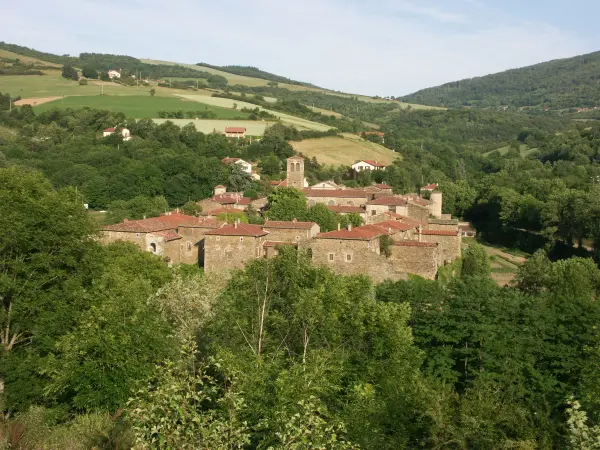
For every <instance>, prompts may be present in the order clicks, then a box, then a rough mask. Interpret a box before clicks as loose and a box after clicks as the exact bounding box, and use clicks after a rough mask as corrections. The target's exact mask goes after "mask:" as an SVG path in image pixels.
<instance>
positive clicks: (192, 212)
mask: <svg viewBox="0 0 600 450" xmlns="http://www.w3.org/2000/svg"><path fill="white" fill-rule="evenodd" d="M181 212H182V213H183V214H187V215H188V216H199V215H200V213H201V212H202V206H200V205H199V204H198V203H196V202H192V201H189V202H187V203H186V204H185V205H183V206H182V207H181Z"/></svg>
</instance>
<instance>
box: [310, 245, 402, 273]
mask: <svg viewBox="0 0 600 450" xmlns="http://www.w3.org/2000/svg"><path fill="white" fill-rule="evenodd" d="M310 248H311V250H312V255H313V262H314V263H315V264H317V265H320V266H324V267H328V268H330V269H331V270H332V271H333V272H335V273H338V274H341V275H368V276H370V277H371V278H372V279H373V281H374V282H376V283H380V282H382V281H384V280H388V279H391V280H400V279H403V278H404V275H403V274H399V273H396V271H395V270H394V268H393V266H392V264H391V263H390V261H388V259H387V258H386V257H385V256H383V255H380V254H379V239H378V238H376V239H373V240H371V241H362V240H350V239H314V240H313V241H311V242H310Z"/></svg>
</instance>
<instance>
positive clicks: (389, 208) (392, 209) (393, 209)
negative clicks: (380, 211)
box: [388, 206, 396, 212]
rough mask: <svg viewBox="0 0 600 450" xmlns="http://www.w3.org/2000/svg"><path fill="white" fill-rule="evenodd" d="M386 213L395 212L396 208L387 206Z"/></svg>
mask: <svg viewBox="0 0 600 450" xmlns="http://www.w3.org/2000/svg"><path fill="white" fill-rule="evenodd" d="M388 211H389V212H396V207H395V206H388Z"/></svg>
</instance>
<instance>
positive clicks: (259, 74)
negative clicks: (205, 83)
mask: <svg viewBox="0 0 600 450" xmlns="http://www.w3.org/2000/svg"><path fill="white" fill-rule="evenodd" d="M196 65H197V66H200V67H208V68H210V69H216V70H220V71H222V72H227V73H231V74H234V75H243V76H246V77H251V78H261V79H263V80H268V81H273V82H276V83H287V84H294V85H298V86H306V87H312V88H318V86H315V85H314V84H310V83H303V82H301V81H295V80H291V79H289V78H286V77H282V76H280V75H275V74H274V73H270V72H265V71H264V70H260V69H258V68H256V67H252V66H213V65H210V64H206V63H198V64H196Z"/></svg>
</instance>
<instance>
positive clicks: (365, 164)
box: [351, 159, 386, 172]
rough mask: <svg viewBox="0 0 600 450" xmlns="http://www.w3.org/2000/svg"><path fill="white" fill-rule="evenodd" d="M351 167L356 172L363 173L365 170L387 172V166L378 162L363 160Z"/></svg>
mask: <svg viewBox="0 0 600 450" xmlns="http://www.w3.org/2000/svg"><path fill="white" fill-rule="evenodd" d="M351 167H352V169H353V170H354V171H356V172H362V171H363V170H385V168H386V165H385V164H382V163H380V162H379V161H377V160H373V159H363V160H361V161H358V162H355V163H354V164H352V166H351Z"/></svg>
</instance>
